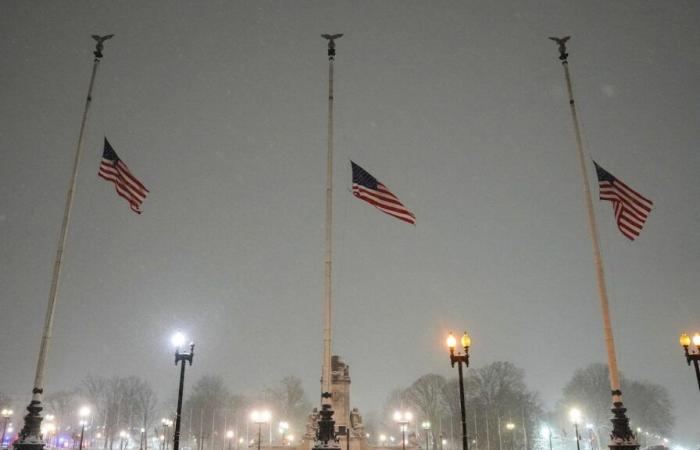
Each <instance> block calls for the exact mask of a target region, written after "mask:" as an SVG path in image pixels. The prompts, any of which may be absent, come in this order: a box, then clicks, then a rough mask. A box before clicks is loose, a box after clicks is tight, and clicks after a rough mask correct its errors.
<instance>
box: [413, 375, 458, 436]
mask: <svg viewBox="0 0 700 450" xmlns="http://www.w3.org/2000/svg"><path fill="white" fill-rule="evenodd" d="M446 385H447V380H445V377H443V376H442V375H437V374H433V373H431V374H428V375H423V376H422V377H420V378H418V379H417V380H416V381H414V382H413V384H412V385H411V386H409V387H408V388H407V389H406V390H405V391H404V393H403V398H405V400H406V401H407V402H408V404H409V405H411V406H412V407H413V409H415V412H416V413H418V414H420V416H422V417H423V418H424V419H426V420H428V421H430V423H431V424H433V426H432V427H431V429H430V432H431V435H432V442H433V448H434V449H437V441H438V439H437V433H438V430H437V425H438V423H439V422H440V418H441V417H443V416H444V415H445V413H446V412H447V411H448V408H449V405H448V402H447V398H446V394H449V391H447V390H446V389H445V388H446ZM458 392H459V391H458ZM458 402H459V400H458ZM416 420H419V419H418V418H416Z"/></svg>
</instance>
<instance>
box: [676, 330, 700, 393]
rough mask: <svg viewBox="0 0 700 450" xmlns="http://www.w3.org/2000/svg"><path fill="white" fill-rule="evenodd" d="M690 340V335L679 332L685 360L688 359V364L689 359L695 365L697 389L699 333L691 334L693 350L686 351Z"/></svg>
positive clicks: (698, 377) (699, 376)
mask: <svg viewBox="0 0 700 450" xmlns="http://www.w3.org/2000/svg"><path fill="white" fill-rule="evenodd" d="M690 342H691V340H690V336H688V335H687V334H685V333H683V334H681V338H680V343H681V346H682V347H683V350H685V360H686V361H688V365H690V361H692V362H693V365H694V366H695V377H696V378H697V379H698V389H700V367H698V361H700V333H695V334H694V335H693V339H692V342H693V345H695V350H694V351H688V347H689V346H690Z"/></svg>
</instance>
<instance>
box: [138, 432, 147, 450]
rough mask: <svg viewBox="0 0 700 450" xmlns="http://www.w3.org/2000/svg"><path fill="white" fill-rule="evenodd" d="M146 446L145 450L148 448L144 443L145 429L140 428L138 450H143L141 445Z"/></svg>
mask: <svg viewBox="0 0 700 450" xmlns="http://www.w3.org/2000/svg"><path fill="white" fill-rule="evenodd" d="M144 444H146V448H148V442H146V429H145V428H143V427H142V428H141V438H140V439H139V450H143V445H144Z"/></svg>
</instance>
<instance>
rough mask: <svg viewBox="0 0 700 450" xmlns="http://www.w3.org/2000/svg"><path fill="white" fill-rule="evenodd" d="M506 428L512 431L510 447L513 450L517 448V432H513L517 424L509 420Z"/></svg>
mask: <svg viewBox="0 0 700 450" xmlns="http://www.w3.org/2000/svg"><path fill="white" fill-rule="evenodd" d="M506 430H508V431H509V432H511V433H508V434H510V448H511V450H514V449H515V434H514V433H512V431H513V430H515V424H514V423H513V422H508V423H506Z"/></svg>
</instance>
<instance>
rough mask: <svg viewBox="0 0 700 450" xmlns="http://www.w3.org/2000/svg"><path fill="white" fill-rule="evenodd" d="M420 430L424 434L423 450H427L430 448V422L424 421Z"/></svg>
mask: <svg viewBox="0 0 700 450" xmlns="http://www.w3.org/2000/svg"><path fill="white" fill-rule="evenodd" d="M420 426H421V428H423V432H424V433H425V450H428V449H429V448H430V440H429V439H430V438H429V436H430V421H429V420H426V421H423V422H422V423H421V424H420Z"/></svg>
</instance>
